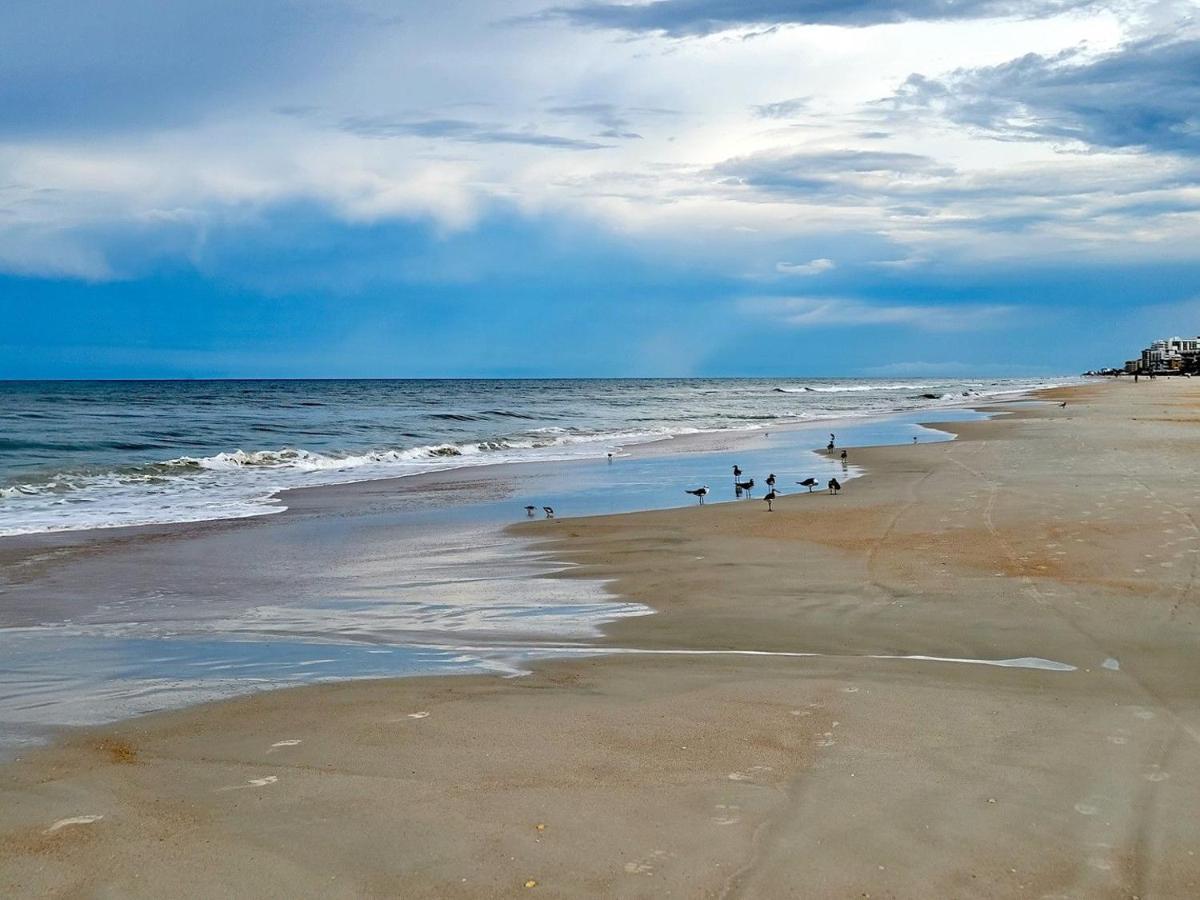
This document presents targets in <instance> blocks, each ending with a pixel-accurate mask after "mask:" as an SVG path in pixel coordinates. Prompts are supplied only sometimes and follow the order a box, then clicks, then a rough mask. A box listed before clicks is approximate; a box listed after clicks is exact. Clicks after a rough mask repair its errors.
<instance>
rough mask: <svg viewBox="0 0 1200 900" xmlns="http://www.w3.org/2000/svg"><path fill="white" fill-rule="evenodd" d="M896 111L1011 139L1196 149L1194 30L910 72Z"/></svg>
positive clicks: (1199, 63)
mask: <svg viewBox="0 0 1200 900" xmlns="http://www.w3.org/2000/svg"><path fill="white" fill-rule="evenodd" d="M889 105H890V106H891V107H892V109H893V111H894V113H895V114H896V115H897V116H898V117H903V116H904V115H907V114H911V113H912V112H914V111H918V112H919V111H923V110H933V111H936V112H938V113H940V114H941V115H944V116H945V117H946V118H948V119H950V120H951V121H953V122H955V123H957V124H960V125H966V126H969V127H975V128H979V129H983V130H986V131H989V132H992V133H993V134H994V135H996V136H997V137H1002V138H1008V139H1013V140H1075V141H1080V142H1083V143H1085V144H1089V145H1091V146H1094V147H1106V148H1147V149H1150V150H1159V151H1169V152H1175V153H1185V154H1197V153H1200V39H1197V38H1191V39H1185V40H1165V39H1162V38H1156V39H1153V40H1145V41H1139V42H1136V43H1130V44H1127V45H1125V46H1123V47H1121V48H1120V49H1119V50H1117V51H1115V52H1112V53H1108V54H1105V55H1103V56H1099V57H1094V58H1087V57H1083V56H1082V55H1081V54H1080V53H1079V52H1077V51H1071V52H1067V53H1062V54H1059V55H1057V56H1052V57H1045V56H1039V55H1037V54H1028V55H1026V56H1022V57H1021V58H1019V59H1015V60H1012V61H1011V62H1007V63H1004V64H1003V65H999V66H990V67H987V68H980V69H966V70H959V71H957V72H954V73H952V74H950V75H948V76H946V77H945V78H941V79H930V78H925V77H923V76H921V75H912V76H910V77H909V79H908V80H907V81H906V82H905V83H904V85H903V86H902V87H901V89H900V90H899V91H898V92H897V94H896V95H895V97H893V98H892V99H891V100H890V101H889Z"/></svg>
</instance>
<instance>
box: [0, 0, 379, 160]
mask: <svg viewBox="0 0 1200 900" xmlns="http://www.w3.org/2000/svg"><path fill="white" fill-rule="evenodd" d="M387 25H388V21H387V20H385V19H382V18H380V17H378V16H375V15H372V14H371V13H370V12H369V11H368V10H367V9H365V8H364V6H363V5H362V4H361V3H357V2H354V0H331V2H328V3H318V2H313V0H255V2H244V0H210V2H205V3H196V2H193V0H114V2H107V3H79V2H76V0H37V2H30V0H12V2H6V3H2V4H0V136H5V135H6V136H12V135H28V134H53V135H79V134H83V135H86V134H92V133H97V132H103V133H112V132H115V131H122V130H128V129H133V128H137V127H147V126H148V127H153V128H162V127H164V126H167V127H169V126H179V125H181V124H185V123H189V122H194V121H196V120H198V119H199V118H201V117H202V116H204V115H205V114H206V113H210V112H212V111H215V110H222V111H225V110H228V108H229V106H230V105H231V104H233V105H237V104H240V103H242V102H245V101H247V100H251V99H252V98H254V97H261V96H268V95H269V94H270V93H271V92H273V91H280V90H286V89H287V88H288V87H289V86H291V85H294V84H297V83H302V82H304V81H306V80H309V79H311V78H312V77H313V76H314V75H315V74H317V73H319V72H324V71H331V70H332V69H333V68H334V67H335V66H339V65H342V64H343V59H342V57H343V56H344V55H345V54H346V53H348V52H349V48H350V47H351V46H352V45H353V44H354V43H356V42H357V41H359V40H361V39H363V37H364V35H368V34H377V33H379V32H380V31H381V30H382V29H384V28H386V27H387Z"/></svg>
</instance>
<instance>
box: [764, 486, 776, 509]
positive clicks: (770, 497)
mask: <svg viewBox="0 0 1200 900" xmlns="http://www.w3.org/2000/svg"><path fill="white" fill-rule="evenodd" d="M776 496H777V494H776V493H775V491H774V490H772V491H771V492H770V493H768V494H767V495H766V496H765V497H763V499H764V500H766V501H767V512H774V511H775V510H773V509H772V508H771V504H772V503H774V502H775V497H776Z"/></svg>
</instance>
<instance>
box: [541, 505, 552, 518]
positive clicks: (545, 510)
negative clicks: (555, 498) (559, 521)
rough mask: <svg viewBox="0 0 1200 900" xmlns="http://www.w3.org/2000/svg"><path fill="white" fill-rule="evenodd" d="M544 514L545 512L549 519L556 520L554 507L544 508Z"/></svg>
mask: <svg viewBox="0 0 1200 900" xmlns="http://www.w3.org/2000/svg"><path fill="white" fill-rule="evenodd" d="M542 512H544V513H545V514H546V518H547V519H553V518H554V507H553V506H543V507H542Z"/></svg>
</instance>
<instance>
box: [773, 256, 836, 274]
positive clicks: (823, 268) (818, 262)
mask: <svg viewBox="0 0 1200 900" xmlns="http://www.w3.org/2000/svg"><path fill="white" fill-rule="evenodd" d="M836 267H837V264H836V263H835V262H834V261H833V260H832V259H827V258H825V257H822V258H821V259H813V260H810V261H808V262H806V263H790V262H777V263H775V271H776V272H780V273H782V274H784V275H820V274H821V273H822V272H828V271H829V270H830V269H833V268H836Z"/></svg>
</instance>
